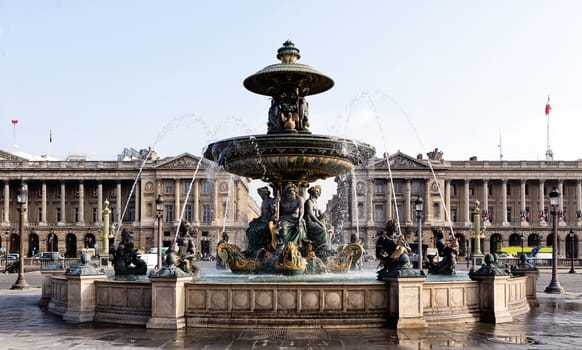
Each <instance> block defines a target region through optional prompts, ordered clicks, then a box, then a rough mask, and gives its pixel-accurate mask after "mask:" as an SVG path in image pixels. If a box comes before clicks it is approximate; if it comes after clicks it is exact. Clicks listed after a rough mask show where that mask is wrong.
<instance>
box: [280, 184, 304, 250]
mask: <svg viewBox="0 0 582 350" xmlns="http://www.w3.org/2000/svg"><path fill="white" fill-rule="evenodd" d="M303 212H304V203H303V199H302V198H301V197H300V196H298V195H297V186H295V185H294V184H291V183H290V184H287V186H285V190H284V196H283V198H282V199H281V202H280V203H279V214H280V218H279V225H278V235H279V241H280V242H279V243H280V244H285V243H288V242H293V243H294V244H295V246H296V247H297V248H301V247H302V242H303V240H304V239H305V238H306V228H305V220H304V219H303Z"/></svg>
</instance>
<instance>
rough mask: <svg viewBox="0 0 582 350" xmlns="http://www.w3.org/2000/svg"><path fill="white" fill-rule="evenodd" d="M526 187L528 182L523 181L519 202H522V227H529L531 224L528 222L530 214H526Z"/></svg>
mask: <svg viewBox="0 0 582 350" xmlns="http://www.w3.org/2000/svg"><path fill="white" fill-rule="evenodd" d="M525 185H526V180H521V184H520V195H519V201H520V208H519V210H520V213H519V214H520V221H521V226H529V223H528V222H527V219H526V217H528V218H529V215H530V213H526V212H525V210H526V198H525Z"/></svg>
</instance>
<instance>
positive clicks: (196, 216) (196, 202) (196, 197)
mask: <svg viewBox="0 0 582 350" xmlns="http://www.w3.org/2000/svg"><path fill="white" fill-rule="evenodd" d="M192 186H193V191H194V195H193V196H192V200H193V201H194V205H193V207H192V211H193V212H194V213H193V214H194V225H195V226H196V225H198V224H199V223H200V208H199V203H200V202H199V197H200V181H198V180H195V181H194V182H193V183H192Z"/></svg>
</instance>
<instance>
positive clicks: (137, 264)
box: [113, 229, 147, 275]
mask: <svg viewBox="0 0 582 350" xmlns="http://www.w3.org/2000/svg"><path fill="white" fill-rule="evenodd" d="M113 269H114V270H115V275H145V274H146V272H147V264H146V262H145V261H143V260H142V259H140V258H139V257H138V256H137V249H136V248H134V245H133V238H132V237H131V233H130V232H129V231H127V230H126V229H123V230H122V231H121V241H120V242H119V244H118V245H117V248H116V249H115V250H114V251H113Z"/></svg>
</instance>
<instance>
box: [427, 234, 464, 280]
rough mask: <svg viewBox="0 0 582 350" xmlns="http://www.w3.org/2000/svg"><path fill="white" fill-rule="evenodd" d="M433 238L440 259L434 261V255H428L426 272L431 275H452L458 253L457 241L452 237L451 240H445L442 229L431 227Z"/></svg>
mask: <svg viewBox="0 0 582 350" xmlns="http://www.w3.org/2000/svg"><path fill="white" fill-rule="evenodd" d="M433 235H434V239H435V241H436V248H437V251H438V256H439V258H440V261H438V262H437V261H435V260H434V259H435V257H434V256H429V261H428V272H429V273H431V274H433V275H454V274H455V273H456V272H455V265H456V264H457V255H458V254H459V241H458V239H457V238H455V237H453V238H452V239H451V242H446V241H445V239H444V234H443V231H441V230H440V229H438V228H435V229H433Z"/></svg>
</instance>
